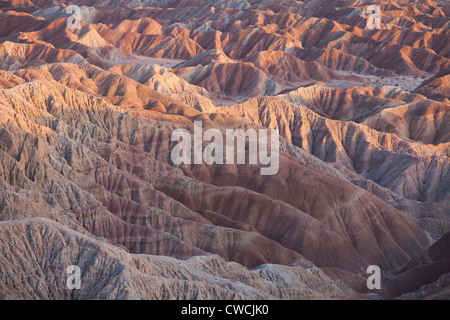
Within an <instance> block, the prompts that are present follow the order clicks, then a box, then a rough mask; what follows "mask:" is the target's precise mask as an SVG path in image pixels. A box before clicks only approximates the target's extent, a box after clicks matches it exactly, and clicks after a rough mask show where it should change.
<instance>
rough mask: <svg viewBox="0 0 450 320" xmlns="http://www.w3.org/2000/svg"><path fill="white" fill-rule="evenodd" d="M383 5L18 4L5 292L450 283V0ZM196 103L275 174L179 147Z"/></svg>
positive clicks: (9, 10)
mask: <svg viewBox="0 0 450 320" xmlns="http://www.w3.org/2000/svg"><path fill="white" fill-rule="evenodd" d="M69 3H70V4H74V5H79V6H80V7H81V11H80V12H81V18H82V19H81V21H80V28H79V29H69V28H68V27H67V21H68V19H69V14H68V13H66V9H65V6H67V5H68V4H69ZM369 4H372V3H371V2H369V1H361V0H356V1H345V2H343V1H334V0H332V1H326V2H324V1H316V0H311V1H307V0H305V1H303V2H300V1H293V0H283V1H275V0H274V1H272V0H267V1H255V0H248V1H245V0H243V1H240V0H231V1H216V0H192V1H163V2H161V1H148V0H142V1H121V4H120V5H118V4H117V1H110V0H100V1H86V0H83V1H81V0H80V1H77V0H74V1H64V2H63V1H56V0H45V1H31V0H30V1H22V0H20V1H19V0H14V1H0V160H1V161H0V299H371V298H385V299H393V298H399V299H448V298H449V297H450V296H449V294H450V289H449V288H450V280H449V279H450V276H449V275H450V262H449V261H450V245H449V244H450V242H449V241H450V236H449V235H450V159H449V156H450V91H449V90H450V80H449V74H450V3H448V2H446V1H439V2H433V1H429V0H427V1H409V0H396V1H394V2H392V1H384V0H382V1H377V4H379V5H380V7H381V11H382V22H383V25H382V29H381V30H368V29H367V28H366V23H367V17H368V16H367V15H366V14H365V8H366V7H367V6H368V5H369ZM194 121H202V124H203V128H204V129H208V128H217V129H219V130H221V131H222V132H223V133H225V130H226V129H231V128H233V129H234V128H242V129H249V128H255V129H262V128H277V129H279V131H280V136H281V141H280V148H281V149H280V151H281V153H280V168H279V171H278V173H277V174H275V175H273V176H262V175H260V169H261V165H248V164H244V165H217V164H216V165H206V164H195V165H184V164H183V165H175V164H174V163H173V161H172V159H171V157H170V152H171V150H172V148H173V147H174V145H175V142H173V141H171V134H172V133H173V131H174V130H176V129H180V128H182V129H187V130H189V131H190V132H191V133H192V132H193V123H194ZM70 265H78V266H79V267H80V268H81V270H82V275H83V277H82V278H83V280H82V281H83V286H82V289H81V290H69V289H68V288H67V287H66V279H67V272H66V269H67V267H69V266H70ZM369 265H378V266H380V268H381V270H382V289H381V290H369V289H368V288H367V286H366V279H367V274H366V270H367V267H368V266H369Z"/></svg>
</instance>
